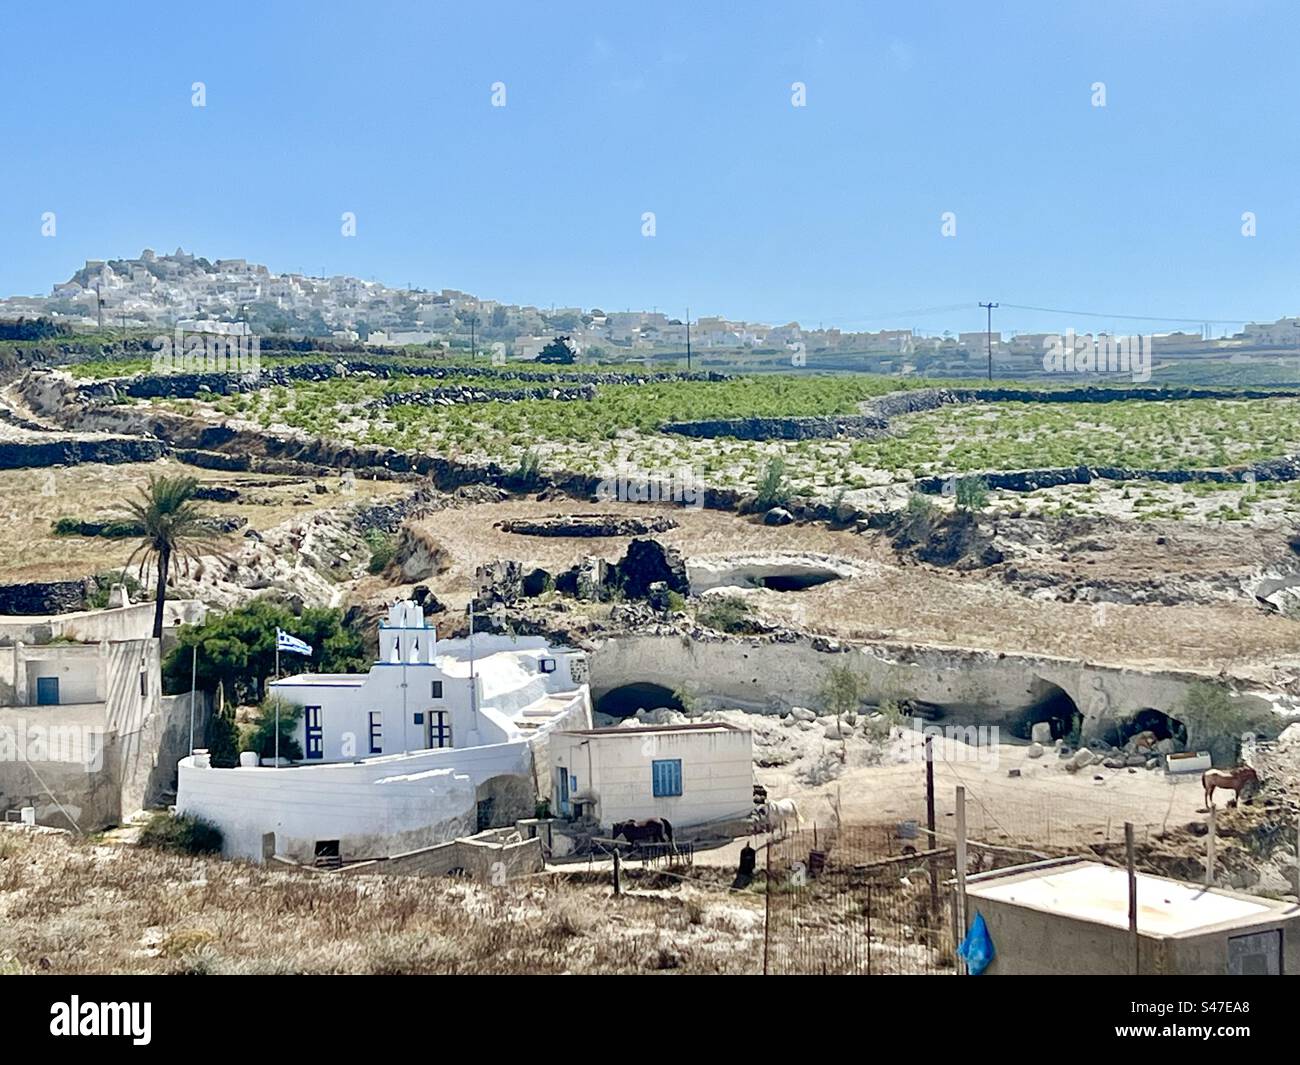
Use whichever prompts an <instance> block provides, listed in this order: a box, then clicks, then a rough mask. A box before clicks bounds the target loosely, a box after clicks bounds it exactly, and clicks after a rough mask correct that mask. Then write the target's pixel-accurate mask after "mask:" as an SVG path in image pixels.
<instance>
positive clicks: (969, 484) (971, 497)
mask: <svg viewBox="0 0 1300 1065" xmlns="http://www.w3.org/2000/svg"><path fill="white" fill-rule="evenodd" d="M988 503H989V486H988V482H987V481H985V480H984V478H983V477H960V478H958V480H957V507H958V509H959V510H983V509H984V508H985V507H986V506H988Z"/></svg>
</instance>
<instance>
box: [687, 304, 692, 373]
mask: <svg viewBox="0 0 1300 1065" xmlns="http://www.w3.org/2000/svg"><path fill="white" fill-rule="evenodd" d="M686 372H687V373H690V372H691V309H690V308H689V307H687V308H686Z"/></svg>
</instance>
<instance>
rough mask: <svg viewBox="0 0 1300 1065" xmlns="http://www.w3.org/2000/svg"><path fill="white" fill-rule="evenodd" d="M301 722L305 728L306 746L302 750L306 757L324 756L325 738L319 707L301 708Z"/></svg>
mask: <svg viewBox="0 0 1300 1065" xmlns="http://www.w3.org/2000/svg"><path fill="white" fill-rule="evenodd" d="M303 724H304V727H305V729H306V737H307V748H306V750H305V751H304V752H303V753H304V754H306V755H307V757H308V758H323V757H325V740H324V737H323V735H322V729H321V724H320V707H319V706H307V707H304V708H303Z"/></svg>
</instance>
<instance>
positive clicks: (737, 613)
mask: <svg viewBox="0 0 1300 1065" xmlns="http://www.w3.org/2000/svg"><path fill="white" fill-rule="evenodd" d="M695 620H696V621H698V622H699V623H700V624H701V625H704V626H706V627H708V628H710V629H717V630H718V631H719V632H728V633H732V634H735V635H742V636H743V635H746V634H749V633H752V632H754V631H755V630H756V629H757V625H756V624H755V623H754V620H753V619H752V618H751V617H750V616H749V604H748V603H746V602H745V600H744V599H742V598H741V597H740V596H738V595H722V596H710V597H709V598H708V599H707V600H706V601H705V602H704V603H703V604H702V605H701V606H700V608H699V609H698V610H697V611H696V612H695Z"/></svg>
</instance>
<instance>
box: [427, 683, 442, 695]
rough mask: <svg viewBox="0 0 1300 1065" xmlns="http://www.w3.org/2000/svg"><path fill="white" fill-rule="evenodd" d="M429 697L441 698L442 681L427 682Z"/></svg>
mask: <svg viewBox="0 0 1300 1065" xmlns="http://www.w3.org/2000/svg"><path fill="white" fill-rule="evenodd" d="M429 696H430V698H433V699H441V698H442V681H440V680H434V681H430V682H429Z"/></svg>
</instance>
